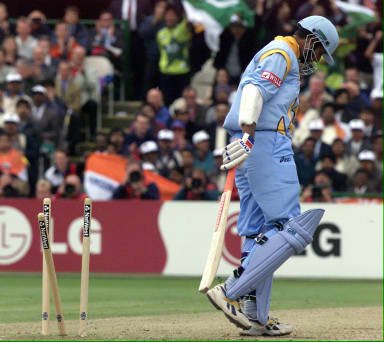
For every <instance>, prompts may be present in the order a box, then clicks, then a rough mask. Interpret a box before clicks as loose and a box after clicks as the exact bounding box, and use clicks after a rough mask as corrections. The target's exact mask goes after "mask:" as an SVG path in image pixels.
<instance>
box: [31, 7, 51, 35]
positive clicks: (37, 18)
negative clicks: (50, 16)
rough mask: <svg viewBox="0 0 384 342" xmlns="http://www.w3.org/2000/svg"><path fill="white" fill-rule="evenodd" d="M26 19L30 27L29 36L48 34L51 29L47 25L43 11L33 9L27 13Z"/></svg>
mask: <svg viewBox="0 0 384 342" xmlns="http://www.w3.org/2000/svg"><path fill="white" fill-rule="evenodd" d="M28 21H29V22H30V27H31V36H32V37H34V38H37V39H38V38H40V37H41V36H48V37H49V36H50V35H51V29H50V28H49V26H48V25H47V18H46V17H45V15H44V13H43V12H41V11H39V10H33V11H32V12H31V13H29V15H28Z"/></svg>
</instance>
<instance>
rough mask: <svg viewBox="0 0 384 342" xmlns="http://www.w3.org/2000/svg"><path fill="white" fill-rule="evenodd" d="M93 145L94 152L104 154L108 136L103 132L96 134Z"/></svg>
mask: <svg viewBox="0 0 384 342" xmlns="http://www.w3.org/2000/svg"><path fill="white" fill-rule="evenodd" d="M95 143H96V146H95V152H100V153H103V152H106V150H107V147H108V136H107V135H106V134H105V133H103V132H97V134H96V140H95Z"/></svg>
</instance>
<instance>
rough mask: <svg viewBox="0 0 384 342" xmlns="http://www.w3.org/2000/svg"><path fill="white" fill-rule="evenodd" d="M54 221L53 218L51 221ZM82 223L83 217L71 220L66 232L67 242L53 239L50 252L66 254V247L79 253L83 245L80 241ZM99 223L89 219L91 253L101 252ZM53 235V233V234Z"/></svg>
mask: <svg viewBox="0 0 384 342" xmlns="http://www.w3.org/2000/svg"><path fill="white" fill-rule="evenodd" d="M54 222H55V221H54V220H53V223H54ZM82 225H83V218H82V217H79V218H77V219H75V220H73V221H72V222H71V224H70V225H69V228H68V233H67V242H57V241H55V239H53V243H52V252H53V253H55V254H67V253H68V249H70V250H71V251H72V252H73V253H75V254H79V255H81V253H82V251H83V247H82V246H83V245H82V242H81V229H82ZM101 230H102V229H101V224H100V222H99V221H98V220H97V219H95V218H92V221H91V234H90V235H91V246H90V250H91V254H101V247H102V244H101ZM54 235H55V234H54Z"/></svg>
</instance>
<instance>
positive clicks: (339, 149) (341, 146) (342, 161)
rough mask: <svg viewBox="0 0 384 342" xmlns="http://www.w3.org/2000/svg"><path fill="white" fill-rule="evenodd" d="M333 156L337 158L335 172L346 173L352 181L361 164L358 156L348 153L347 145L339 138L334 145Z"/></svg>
mask: <svg viewBox="0 0 384 342" xmlns="http://www.w3.org/2000/svg"><path fill="white" fill-rule="evenodd" d="M332 154H333V155H334V156H335V159H336V164H335V170H336V171H338V172H340V173H345V174H346V175H347V176H348V178H350V179H352V177H353V175H354V174H355V172H356V170H357V169H358V168H359V162H358V161H357V158H356V156H354V155H350V154H348V153H347V152H346V144H345V142H344V141H343V140H341V139H339V138H337V139H335V140H334V141H333V144H332Z"/></svg>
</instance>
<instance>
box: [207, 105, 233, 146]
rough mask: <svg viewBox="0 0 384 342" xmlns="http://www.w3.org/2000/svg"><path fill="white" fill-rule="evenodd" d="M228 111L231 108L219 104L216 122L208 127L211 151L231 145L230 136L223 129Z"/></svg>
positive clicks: (216, 109)
mask: <svg viewBox="0 0 384 342" xmlns="http://www.w3.org/2000/svg"><path fill="white" fill-rule="evenodd" d="M228 111H229V106H228V105H227V104H225V103H219V104H217V105H216V106H215V121H214V122H212V123H211V124H210V125H208V127H207V132H208V134H209V136H210V140H211V149H217V148H223V147H224V146H226V145H228V144H229V138H230V137H229V134H228V133H227V131H226V130H225V129H224V128H223V124H224V120H225V117H226V116H227V114H228Z"/></svg>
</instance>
